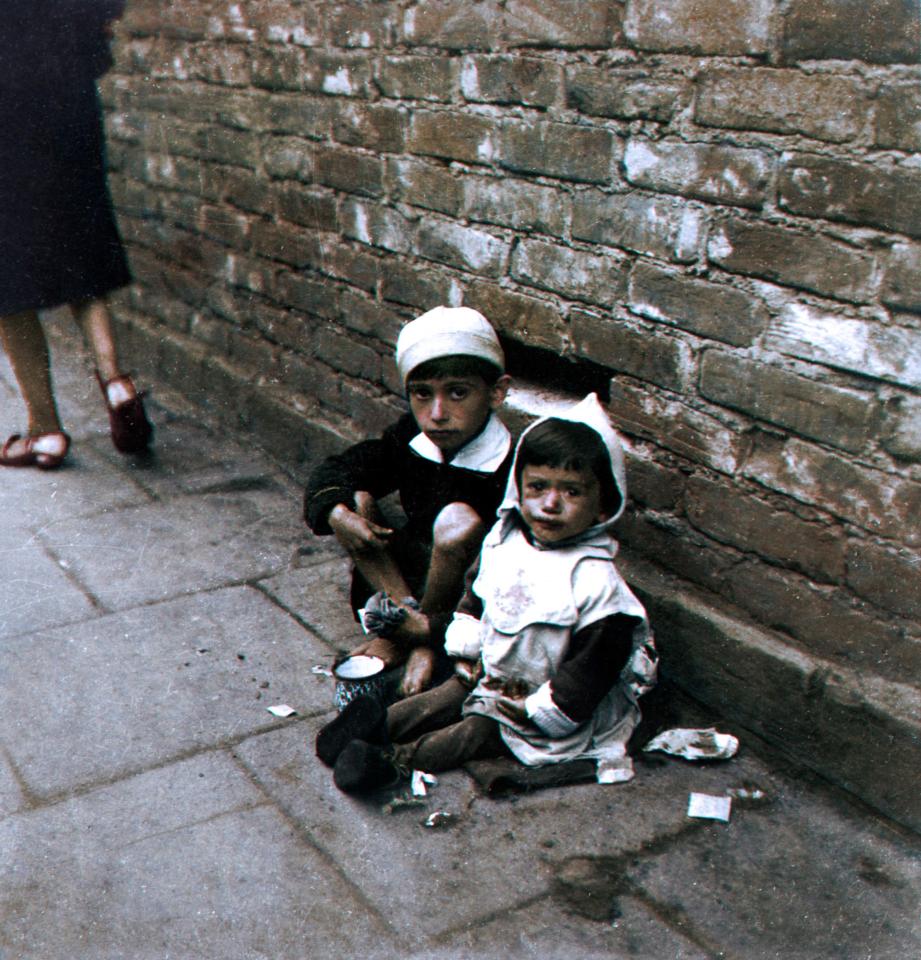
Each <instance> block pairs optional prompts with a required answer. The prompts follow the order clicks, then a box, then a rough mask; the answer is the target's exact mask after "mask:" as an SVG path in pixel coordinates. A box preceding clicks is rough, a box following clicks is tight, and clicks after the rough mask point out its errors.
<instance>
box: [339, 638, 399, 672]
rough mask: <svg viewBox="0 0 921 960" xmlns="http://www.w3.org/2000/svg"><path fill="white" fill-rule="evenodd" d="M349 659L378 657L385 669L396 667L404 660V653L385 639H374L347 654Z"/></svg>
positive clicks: (396, 645)
mask: <svg viewBox="0 0 921 960" xmlns="http://www.w3.org/2000/svg"><path fill="white" fill-rule="evenodd" d="M349 656H350V657H380V659H381V660H383V661H384V667H385V669H387V670H389V669H390V668H391V667H398V666H399V665H400V664H401V663H402V662H403V661H404V660H405V659H406V652H405V650H403V649H402V648H401V647H400V645H399V644H397V643H394V642H393V641H392V640H388V639H387V638H386V637H374V638H373V639H372V640H368V641H367V642H366V643H362V644H361V645H360V646H357V647H355V649H354V650H351V651H350V652H349Z"/></svg>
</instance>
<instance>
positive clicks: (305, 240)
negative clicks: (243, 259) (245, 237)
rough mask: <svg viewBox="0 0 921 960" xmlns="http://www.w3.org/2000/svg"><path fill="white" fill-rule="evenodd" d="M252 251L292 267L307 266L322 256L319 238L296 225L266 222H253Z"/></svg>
mask: <svg viewBox="0 0 921 960" xmlns="http://www.w3.org/2000/svg"><path fill="white" fill-rule="evenodd" d="M252 248H253V250H254V252H256V253H258V254H261V255H262V256H264V257H268V258H269V259H271V260H280V261H281V262H282V263H288V264H290V265H291V266H293V267H307V266H312V265H313V264H315V263H317V262H318V261H319V260H320V259H321V257H322V251H321V248H320V243H319V240H318V239H317V238H316V237H315V236H314V235H312V234H310V233H305V232H304V231H303V230H301V229H300V228H297V227H291V226H287V225H282V224H274V223H268V222H261V223H260V222H257V223H254V224H253V232H252Z"/></svg>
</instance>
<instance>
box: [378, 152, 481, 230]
mask: <svg viewBox="0 0 921 960" xmlns="http://www.w3.org/2000/svg"><path fill="white" fill-rule="evenodd" d="M387 169H388V181H389V184H390V192H391V195H392V196H393V198H394V199H395V200H402V201H403V202H404V203H409V204H412V205H413V206H415V207H424V208H425V209H427V210H437V211H438V212H439V213H446V214H448V215H449V216H456V215H457V214H458V213H459V212H460V209H461V201H462V198H463V184H462V183H461V181H460V179H459V178H458V177H456V176H454V175H453V174H452V173H451V172H450V171H448V170H446V169H445V168H444V167H442V166H436V165H434V164H431V163H425V162H423V161H420V160H404V159H396V160H393V161H391V163H390V164H389V166H388V168H387Z"/></svg>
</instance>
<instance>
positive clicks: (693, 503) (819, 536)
mask: <svg viewBox="0 0 921 960" xmlns="http://www.w3.org/2000/svg"><path fill="white" fill-rule="evenodd" d="M685 502H686V509H687V515H688V519H689V520H690V521H691V523H693V524H694V526H695V527H696V528H697V529H698V530H700V531H701V532H702V533H705V534H707V536H710V537H713V538H714V539H715V540H719V541H720V542H721V543H727V544H729V545H730V546H733V547H736V548H737V549H739V550H743V551H745V552H746V553H754V554H757V555H758V556H760V557H763V558H765V559H767V560H770V561H771V562H773V563H777V564H780V565H781V566H784V567H789V568H791V569H793V570H798V571H800V572H802V573H805V574H806V575H808V576H811V577H814V578H815V579H817V580H820V581H823V582H825V583H837V582H839V581H840V580H841V579H842V577H843V575H844V556H845V541H844V536H843V534H842V532H841V530H840V529H839V528H836V527H833V526H831V525H828V524H820V523H808V522H806V521H804V520H801V519H800V518H799V517H797V516H796V515H795V514H793V513H791V512H790V511H788V510H779V509H777V508H776V507H774V506H772V505H771V504H769V503H766V502H765V501H763V500H760V499H758V498H757V497H754V496H753V495H752V492H751V491H750V490H742V489H739V488H738V487H737V486H735V485H734V484H732V483H726V482H716V481H713V480H709V479H707V478H706V477H702V476H698V477H691V478H690V479H689V480H688V485H687V497H686V501H685Z"/></svg>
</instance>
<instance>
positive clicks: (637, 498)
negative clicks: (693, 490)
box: [627, 456, 685, 510]
mask: <svg viewBox="0 0 921 960" xmlns="http://www.w3.org/2000/svg"><path fill="white" fill-rule="evenodd" d="M684 488H685V476H684V474H683V473H682V472H681V471H680V470H675V469H673V468H672V467H670V466H668V465H666V464H662V463H658V462H657V461H655V460H647V459H641V458H640V457H639V456H633V457H630V458H629V459H628V460H627V496H628V499H629V500H632V501H634V502H636V503H638V504H640V505H642V506H645V507H648V508H649V509H650V510H674V509H675V508H676V507H677V506H678V504H679V502H680V501H681V499H682V497H683V496H684Z"/></svg>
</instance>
